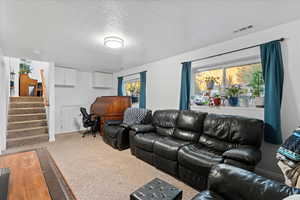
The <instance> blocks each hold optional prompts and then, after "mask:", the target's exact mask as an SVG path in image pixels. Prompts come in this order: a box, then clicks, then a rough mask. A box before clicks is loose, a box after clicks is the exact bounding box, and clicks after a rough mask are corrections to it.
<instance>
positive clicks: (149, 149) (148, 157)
mask: <svg viewBox="0 0 300 200" xmlns="http://www.w3.org/2000/svg"><path fill="white" fill-rule="evenodd" d="M178 114H179V111H177V110H166V111H156V112H155V113H154V114H153V118H152V119H153V122H152V124H153V127H152V132H151V131H150V132H146V133H143V132H142V131H141V130H139V129H138V127H142V126H139V125H137V126H133V127H132V129H133V130H135V133H134V135H135V134H136V133H140V134H136V135H135V136H134V141H133V138H132V136H131V139H130V146H133V144H134V146H135V147H136V148H135V147H133V148H135V150H134V154H135V155H136V156H137V157H138V158H140V159H142V160H144V161H146V162H148V163H150V164H152V165H153V164H154V143H155V142H156V141H158V140H159V139H162V138H164V137H167V136H170V135H172V134H173V132H174V129H175V124H176V120H177V117H178ZM132 152H133V151H132ZM144 155H145V157H144Z"/></svg>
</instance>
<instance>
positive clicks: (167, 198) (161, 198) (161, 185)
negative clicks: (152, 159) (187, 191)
mask: <svg viewBox="0 0 300 200" xmlns="http://www.w3.org/2000/svg"><path fill="white" fill-rule="evenodd" d="M181 199H182V190H180V189H178V188H176V187H174V186H173V185H171V184H169V183H167V182H165V181H163V180H160V179H159V178H155V179H153V180H152V181H150V182H149V183H147V184H146V185H144V186H143V187H141V188H139V189H138V190H136V191H135V192H133V193H132V194H131V195H130V200H181Z"/></svg>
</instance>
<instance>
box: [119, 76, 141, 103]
mask: <svg viewBox="0 0 300 200" xmlns="http://www.w3.org/2000/svg"><path fill="white" fill-rule="evenodd" d="M138 80H139V81H141V78H140V76H139V74H134V75H130V76H126V77H124V79H123V83H122V91H123V96H127V93H126V88H125V85H126V83H127V82H134V81H138ZM140 96H141V94H140V93H139V97H138V102H136V103H133V104H132V107H139V103H140ZM130 97H131V96H130Z"/></svg>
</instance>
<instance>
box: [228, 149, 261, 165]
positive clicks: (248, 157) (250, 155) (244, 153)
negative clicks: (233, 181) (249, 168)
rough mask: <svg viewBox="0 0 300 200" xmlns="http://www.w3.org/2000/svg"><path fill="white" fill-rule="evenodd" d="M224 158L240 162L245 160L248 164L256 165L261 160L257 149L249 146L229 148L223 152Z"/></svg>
mask: <svg viewBox="0 0 300 200" xmlns="http://www.w3.org/2000/svg"><path fill="white" fill-rule="evenodd" d="M223 157H224V158H225V159H226V158H227V159H232V160H236V161H240V162H246V163H247V164H250V165H256V164H257V163H258V162H259V161H260V160H261V152H260V150H259V149H255V148H251V147H242V148H237V149H230V150H228V151H225V152H224V153H223Z"/></svg>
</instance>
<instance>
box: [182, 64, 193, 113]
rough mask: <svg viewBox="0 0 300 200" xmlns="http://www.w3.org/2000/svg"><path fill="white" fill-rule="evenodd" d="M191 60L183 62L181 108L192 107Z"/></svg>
mask: <svg viewBox="0 0 300 200" xmlns="http://www.w3.org/2000/svg"><path fill="white" fill-rule="evenodd" d="M191 68H192V63H191V62H184V63H182V71H181V88H180V104H179V109H180V110H189V109H190V90H191Z"/></svg>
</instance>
